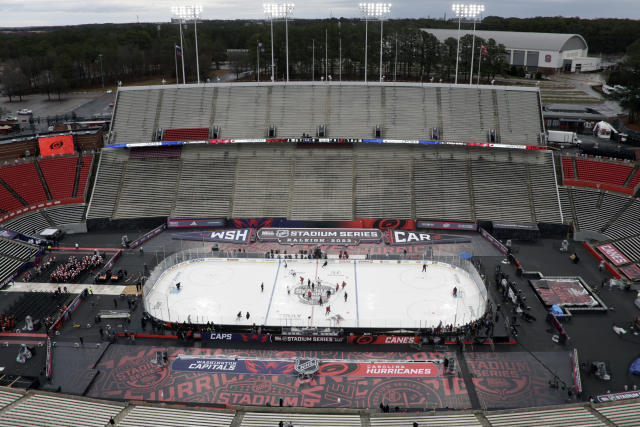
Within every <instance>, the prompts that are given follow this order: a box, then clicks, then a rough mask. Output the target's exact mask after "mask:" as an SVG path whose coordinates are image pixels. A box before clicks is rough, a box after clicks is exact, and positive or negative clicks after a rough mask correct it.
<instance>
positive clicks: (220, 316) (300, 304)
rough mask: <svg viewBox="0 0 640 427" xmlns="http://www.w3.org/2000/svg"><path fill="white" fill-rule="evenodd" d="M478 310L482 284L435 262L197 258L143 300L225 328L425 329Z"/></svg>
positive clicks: (173, 314) (175, 317)
mask: <svg viewBox="0 0 640 427" xmlns="http://www.w3.org/2000/svg"><path fill="white" fill-rule="evenodd" d="M325 261H326V263H327V264H326V265H325ZM425 264H426V267H425ZM178 283H179V284H180V287H179V288H178V287H177V286H176V285H177V284H178ZM454 288H455V289H456V291H457V292H456V293H457V295H455V296H454ZM309 293H311V297H310V298H309ZM345 296H346V298H345ZM320 298H322V303H320ZM327 307H328V309H327ZM485 307H486V289H484V285H483V284H482V283H481V281H480V280H479V279H478V278H476V279H475V280H474V278H472V275H471V274H469V273H468V272H467V271H465V270H463V269H462V268H460V267H457V266H454V265H452V264H449V263H445V262H441V261H426V262H423V261H402V262H398V261H395V260H394V261H388V260H322V259H320V260H308V259H304V260H303V259H290V260H289V259H288V260H284V259H235V258H231V259H227V258H199V259H192V260H189V261H184V262H181V263H178V264H176V265H174V266H172V267H170V268H168V269H166V270H165V271H164V272H163V273H162V274H161V275H160V276H159V278H158V279H157V280H156V282H155V283H154V284H152V285H151V287H150V290H149V291H148V292H147V294H146V296H145V309H146V310H147V311H148V312H149V313H150V314H151V315H152V316H154V317H156V318H157V319H161V320H164V321H169V322H191V323H206V322H213V323H214V324H227V325H253V324H255V325H258V326H260V325H265V326H297V327H344V328H425V327H437V326H438V325H450V324H451V325H463V324H465V323H468V322H470V321H473V320H475V319H477V318H479V317H481V316H482V315H483V314H484V310H485Z"/></svg>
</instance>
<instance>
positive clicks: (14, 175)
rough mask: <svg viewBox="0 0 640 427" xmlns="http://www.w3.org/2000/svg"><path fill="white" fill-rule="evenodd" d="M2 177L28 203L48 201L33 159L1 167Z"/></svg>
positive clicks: (0, 175)
mask: <svg viewBox="0 0 640 427" xmlns="http://www.w3.org/2000/svg"><path fill="white" fill-rule="evenodd" d="M0 179H2V180H3V181H4V182H6V183H7V184H8V185H9V186H10V187H11V188H12V189H13V190H14V191H15V192H16V193H18V195H19V196H20V197H22V198H23V199H24V200H25V201H26V202H27V203H28V204H38V203H42V202H46V201H47V195H46V194H45V192H44V188H43V187H42V181H41V180H40V176H39V175H38V171H37V170H36V167H35V163H34V162H33V161H28V162H24V163H18V164H16V165H13V166H5V167H2V168H0ZM3 209H4V208H3ZM4 210H6V209H4Z"/></svg>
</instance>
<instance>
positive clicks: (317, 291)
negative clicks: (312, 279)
mask: <svg viewBox="0 0 640 427" xmlns="http://www.w3.org/2000/svg"><path fill="white" fill-rule="evenodd" d="M335 291H336V288H332V287H331V286H327V285H315V287H314V288H313V289H311V287H310V286H302V285H301V286H298V287H296V288H295V289H294V290H293V293H294V294H296V295H297V296H298V299H299V300H300V302H301V303H303V304H309V305H314V304H318V301H319V300H320V297H322V302H324V303H326V302H328V301H330V300H331V298H332V297H333V296H334V295H335ZM309 292H311V298H309ZM327 292H330V293H331V294H330V296H329V297H327Z"/></svg>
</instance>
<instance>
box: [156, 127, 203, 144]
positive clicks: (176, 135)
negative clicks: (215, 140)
mask: <svg viewBox="0 0 640 427" xmlns="http://www.w3.org/2000/svg"><path fill="white" fill-rule="evenodd" d="M207 139H209V128H179V129H165V131H164V135H163V137H162V140H163V141H206V140H207Z"/></svg>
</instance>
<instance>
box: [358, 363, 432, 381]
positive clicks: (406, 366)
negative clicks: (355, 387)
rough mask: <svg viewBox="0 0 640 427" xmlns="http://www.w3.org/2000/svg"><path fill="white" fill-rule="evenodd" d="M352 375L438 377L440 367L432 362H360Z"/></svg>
mask: <svg viewBox="0 0 640 427" xmlns="http://www.w3.org/2000/svg"><path fill="white" fill-rule="evenodd" d="M347 376H352V377H437V376H438V367H437V366H436V365H435V363H432V362H407V363H396V362H391V363H387V362H385V363H358V366H357V368H356V370H355V371H353V372H349V373H348V374H347Z"/></svg>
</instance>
